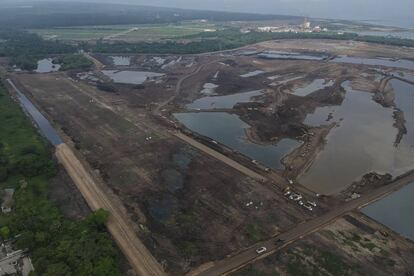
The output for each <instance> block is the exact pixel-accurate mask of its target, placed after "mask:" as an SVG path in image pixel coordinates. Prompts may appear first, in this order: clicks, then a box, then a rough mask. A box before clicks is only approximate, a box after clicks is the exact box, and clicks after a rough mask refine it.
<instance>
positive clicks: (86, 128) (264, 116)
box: [12, 40, 413, 275]
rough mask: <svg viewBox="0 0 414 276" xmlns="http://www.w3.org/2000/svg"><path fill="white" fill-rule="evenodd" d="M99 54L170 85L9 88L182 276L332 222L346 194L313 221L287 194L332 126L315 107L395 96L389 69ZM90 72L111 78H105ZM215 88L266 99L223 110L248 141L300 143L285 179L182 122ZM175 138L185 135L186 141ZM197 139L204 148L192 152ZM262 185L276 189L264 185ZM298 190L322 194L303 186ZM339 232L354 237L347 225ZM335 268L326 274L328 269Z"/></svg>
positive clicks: (351, 46) (69, 78) (372, 49)
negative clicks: (322, 84)
mask: <svg viewBox="0 0 414 276" xmlns="http://www.w3.org/2000/svg"><path fill="white" fill-rule="evenodd" d="M246 49H256V50H258V51H262V50H289V51H302V50H305V49H306V51H307V52H309V51H314V52H323V53H325V54H328V55H343V54H349V55H355V56H364V57H376V56H378V55H379V54H381V56H388V57H393V58H409V57H410V55H411V57H412V53H413V51H412V50H409V49H401V48H397V47H388V46H378V45H375V46H372V45H369V44H366V43H357V42H347V41H335V42H333V41H313V40H305V41H301V43H297V41H290V40H286V41H276V42H265V43H260V44H257V45H253V46H249V47H246ZM93 57H94V58H95V59H96V63H97V64H102V66H105V69H109V70H111V69H112V70H143V71H152V72H159V73H164V74H165V76H163V77H162V78H161V79H160V80H159V81H146V82H144V83H143V84H142V85H121V84H114V83H111V82H110V81H108V79H105V82H107V83H109V84H110V85H113V87H114V91H110V92H108V91H104V90H102V89H98V88H97V87H96V86H97V82H96V81H93V80H92V81H91V80H81V79H79V78H78V76H77V73H79V72H69V73H51V74H24V73H23V74H21V73H19V74H14V76H13V77H12V79H13V80H14V81H15V82H16V85H18V86H19V87H20V88H21V89H22V90H23V91H24V92H25V94H26V95H28V96H29V97H30V98H31V99H32V100H34V102H35V103H36V104H37V105H38V106H39V107H40V109H41V110H42V111H43V112H44V113H45V115H46V116H47V117H48V118H49V119H50V120H51V121H52V122H53V124H54V125H55V126H56V127H57V128H58V130H59V131H60V132H61V133H62V134H63V135H64V136H67V137H68V140H67V142H68V143H69V144H70V143H73V147H74V148H76V150H77V151H79V153H80V154H81V155H82V157H83V158H84V159H85V160H86V161H87V164H88V166H90V167H91V168H92V169H93V170H94V173H96V174H97V175H99V176H100V177H101V178H102V179H103V181H104V182H105V184H106V185H107V186H108V187H109V191H108V193H110V194H112V195H113V196H114V199H116V200H120V201H121V202H122V204H121V205H122V208H125V209H126V212H127V214H128V219H129V220H130V223H131V227H132V228H133V231H134V232H135V235H136V236H137V237H139V239H140V240H142V241H143V243H144V245H145V247H146V248H148V250H149V251H150V252H151V254H152V255H153V256H154V257H155V258H156V260H157V261H158V262H159V263H160V264H161V265H162V266H163V268H164V270H165V271H166V272H167V273H170V274H173V275H183V274H184V273H186V272H189V271H193V272H194V270H192V269H193V268H197V267H198V266H199V265H203V266H209V265H211V263H212V262H213V261H217V260H220V259H222V258H225V257H226V256H227V255H229V254H237V253H238V252H242V251H243V250H244V249H246V248H248V247H249V246H252V245H254V244H256V243H257V242H260V241H263V240H267V239H269V238H271V237H275V236H276V235H278V233H280V232H284V231H287V230H288V229H292V228H293V227H295V226H296V225H298V224H299V223H301V222H304V221H305V220H310V219H312V218H315V217H317V216H320V215H322V214H324V213H325V211H326V208H325V207H326V206H329V207H332V208H336V207H338V206H339V205H340V204H341V203H342V202H343V201H338V200H337V199H340V200H345V197H341V196H340V197H339V198H336V199H325V200H324V199H319V200H320V201H321V205H323V206H322V208H319V209H318V210H317V211H315V212H309V211H307V210H305V209H304V208H301V207H300V206H299V205H298V204H296V203H294V202H292V201H291V200H288V199H286V198H285V197H284V196H283V193H282V191H281V190H282V189H283V188H285V187H287V186H288V185H289V183H288V181H287V179H294V178H295V177H296V176H297V175H298V174H300V173H301V172H302V171H303V170H304V169H305V168H306V167H307V166H308V165H309V164H310V163H311V162H312V160H313V159H314V157H315V156H316V154H318V152H319V151H320V149H322V148H323V145H324V142H325V138H326V136H327V134H328V133H329V130H330V129H331V128H332V127H334V124H332V122H330V121H329V119H327V121H326V125H323V126H318V127H316V126H309V125H306V124H305V123H304V120H305V118H306V116H307V115H308V114H312V113H313V112H315V110H316V108H318V107H324V106H335V105H340V104H341V103H342V101H343V100H344V94H345V91H344V89H343V88H342V86H341V84H342V83H343V82H344V81H346V80H349V81H351V85H352V87H353V88H354V89H360V90H363V91H366V92H367V93H371V94H372V96H373V99H374V100H376V101H377V102H380V103H381V102H382V104H384V105H385V104H391V103H392V92H391V91H390V90H389V87H388V86H387V85H386V83H385V84H384V83H383V81H382V79H383V78H384V76H383V74H385V73H387V72H388V71H387V70H384V71H383V73H381V72H378V71H377V70H373V69H372V68H370V67H369V66H363V65H350V64H346V65H345V64H338V63H330V62H327V61H298V60H296V61H295V60H285V61H280V60H265V59H261V58H258V57H255V56H236V55H233V54H231V53H230V54H229V53H221V54H220V53H217V54H206V55H198V56H191V55H189V56H174V55H172V56H151V55H136V56H130V57H131V64H130V65H129V66H115V64H114V63H113V62H112V59H111V58H110V57H109V56H106V55H97V54H95V55H93ZM99 66H101V65H99ZM256 70H261V71H263V72H262V73H260V74H258V75H257V76H254V77H242V76H241V75H243V74H247V73H250V72H254V71H256ZM194 72H196V73H194ZM90 73H91V74H92V75H96V76H98V77H102V74H101V73H100V72H98V71H94V72H90ZM315 79H324V80H325V81H327V82H328V81H331V82H332V85H331V86H328V87H326V88H323V89H319V90H317V91H314V92H313V93H310V94H309V95H308V96H305V97H300V96H297V95H294V92H295V90H296V89H298V88H303V87H306V86H307V85H309V84H311V83H312V82H313V81H314V80H315ZM183 80H184V81H183ZM206 83H214V84H216V85H217V86H218V87H217V88H216V89H215V91H214V92H215V93H216V94H217V95H231V94H234V93H239V92H246V91H252V90H263V95H261V96H259V97H258V98H257V99H254V100H253V102H251V103H243V104H236V105H235V106H234V108H231V109H226V110H225V111H228V112H231V113H233V114H236V115H238V116H239V117H240V118H241V119H242V120H243V121H244V122H246V123H247V124H249V125H250V126H251V128H250V129H248V130H247V134H248V135H247V137H248V139H250V141H252V142H254V143H260V144H268V143H274V142H276V141H278V140H280V139H283V138H290V139H295V140H300V141H302V142H303V144H302V145H301V146H300V147H299V148H297V149H296V150H294V151H293V152H292V153H291V154H290V155H288V156H286V157H285V158H284V159H283V163H284V165H285V167H286V169H285V170H280V171H272V172H265V171H264V170H263V168H262V167H260V166H257V165H255V164H253V163H252V162H251V160H250V159H249V158H246V156H242V155H241V154H239V153H237V152H234V151H231V150H229V149H228V148H225V147H222V146H221V145H213V144H212V143H211V141H210V139H208V138H205V137H204V138H203V137H199V136H198V135H197V134H195V133H190V132H189V131H188V130H187V129H185V128H183V127H182V126H180V125H178V124H177V122H174V121H173V119H172V116H171V115H172V113H174V112H180V111H186V108H185V105H187V104H189V103H191V102H193V101H194V100H196V99H199V98H201V97H203V95H202V94H201V93H200V91H201V90H202V89H203V86H204V85H205V84H206ZM177 87H178V88H177ZM396 122H398V118H396ZM396 125H397V124H396ZM177 130H178V131H179V132H177ZM177 133H178V134H179V135H181V134H182V135H183V133H186V134H188V135H187V136H183V137H184V138H185V139H182V137H181V138H180V137H177V135H176V134H177ZM179 135H178V136H179ZM187 138H194V139H195V140H194V139H187ZM194 141H195V142H197V143H201V144H200V145H195V144H194ZM204 147H206V148H205V149H204ZM207 151H211V153H208V152H207ZM206 153H207V154H206ZM218 153H220V154H224V157H225V158H227V159H229V161H226V160H227V159H226V160H225V158H222V155H220V154H218ZM220 160H221V161H224V162H221V161H220ZM232 161H233V162H234V163H233V162H232ZM226 164H227V165H226ZM232 164H233V165H232ZM240 165H243V166H240ZM261 176H263V177H264V178H266V179H270V180H271V181H273V182H274V183H271V184H274V185H273V186H272V185H269V182H266V183H262V181H261ZM374 178H375V177H374ZM374 178H372V179H370V178H367V180H366V182H364V183H359V184H355V187H353V189H354V191H362V190H363V191H364V193H369V191H372V189H377V188H379V187H381V185H382V184H381V183H383V182H381V181H380V180H381V179H379V180H378V179H376V178H375V179H374ZM371 180H372V181H371ZM371 182H372V183H371ZM367 183H368V184H367ZM297 189H299V191H301V192H302V191H303V194H306V193H308V194H310V195H312V196H313V197H314V196H315V195H314V194H313V193H312V192H309V191H307V190H306V189H305V188H304V187H299V186H298V187H297ZM354 191H351V190H350V191H346V192H345V193H352V192H354ZM63 208H65V207H63ZM370 223H373V222H370ZM373 224H375V223H373ZM341 226H344V227H345V228H346V229H348V228H347V227H348V226H346V225H341ZM374 226H375V227H374ZM360 227H361V229H362V230H361V229H359V228H360ZM372 227H374V228H375V229H377V228H378V227H379V226H378V225H373V226H372ZM364 229H365V228H364V227H363V226H361V225H360V226H355V231H365V230H364ZM362 234H363V232H361V233H360V234H359V235H362ZM318 235H319V234H318ZM321 237H322V236H321ZM321 237H320V239H321V240H322V238H321ZM368 238H369V239H370V240H371V237H368ZM338 239H339V238H338ZM306 241H307V240H306ZM318 241H319V240H318ZM311 244H312V246H315V248H316V249H312V250H313V251H311V252H314V253H315V256H316V257H315V258H316V259H312V260H311V259H310V257H309V258H308V257H307V258H305V259H306V260H307V259H309V266H310V267H311V264H316V263H317V262H319V261H321V258H322V261H323V260H324V259H323V258H324V256H325V255H324V254H325V253H324V251H320V250H323V248H325V246H327V247H326V248H333V249H332V250H335V252H336V251H338V252H339V253H338V254H345V253H343V252H342V251H341V250H342V249H340V245H339V244H336V243H333V241H332V240H326V241H324V240H323V243H321V245H320V248H317V245H318V244H317V242H313V243H311ZM361 246H362V245H361ZM378 246H380V245H378ZM387 246H388V244H385V245H384V246H382V247H381V248H383V249H384V250H386V251H387V252H391V253H390V255H389V256H392V258H391V259H392V260H394V261H395V262H396V263H397V264H400V263H399V261H398V260H397V258H394V257H393V256H394V253H395V252H396V250H397V249H396V248H400V247H402V248H403V249H402V250H405V249H406V248H405V247H404V246H403V244H401V243H397V244H396V245H395V246H396V247H392V246H393V245H392V244H391V245H390V246H391V247H390V249H387ZM369 247H371V245H369ZM408 247H409V246H408V245H407V248H408ZM375 250H377V249H375ZM393 250H394V251H395V252H394V251H393ZM321 252H322V253H321ZM348 253H349V252H348ZM348 253H347V254H348ZM364 253H366V254H367V258H368V257H370V256H371V257H372V256H373V255H370V254H371V253H369V252H365V251H363V250H362V251H361V254H364ZM380 254H381V253H380ZM383 254H386V253H383ZM410 254H411V253H410ZM387 256H388V255H387ZM372 258H374V257H372ZM384 258H385V257H384ZM288 260H290V259H289V258H288ZM295 260H296V259H295ZM301 260H302V259H301ZM346 260H348V259H346ZM334 261H335V263H336V259H335V260H334ZM390 262H391V261H390ZM351 263H352V262H351ZM374 263H378V262H377V261H375V262H374ZM295 264H296V263H295ZM402 264H403V263H401V265H402ZM285 265H286V266H287V265H289V261H287V263H286V262H285ZM314 266H315V265H314ZM270 267H271V266H270ZM282 267H283V266H282ZM340 267H341V268H342V263H341V264H340ZM397 267H399V266H397ZM369 268H370V267H368V266H367V267H363V269H369ZM286 269H287V268H286ZM327 269H328V268H327ZM327 269H325V270H324V271H323V272H324V273H325V272H329V270H327ZM387 269H388V268H387ZM399 269H400V268H399ZM403 270H404V269H402V268H401V269H400V270H398V271H403ZM264 271H265V272H271V271H270V270H264ZM362 271H365V270H362ZM367 271H368V270H367ZM385 271H387V270H385ZM280 272H281V273H282V274H283V273H284V272H283V271H282V270H281V271H280ZM328 274H329V273H328Z"/></svg>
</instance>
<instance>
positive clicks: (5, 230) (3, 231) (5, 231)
mask: <svg viewBox="0 0 414 276" xmlns="http://www.w3.org/2000/svg"><path fill="white" fill-rule="evenodd" d="M0 236H1V237H2V238H3V239H4V240H7V239H8V238H9V237H10V229H9V227H7V226H3V227H2V228H0Z"/></svg>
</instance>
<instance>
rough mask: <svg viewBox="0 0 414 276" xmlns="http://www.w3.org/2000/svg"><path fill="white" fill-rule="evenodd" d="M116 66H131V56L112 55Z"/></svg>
mask: <svg viewBox="0 0 414 276" xmlns="http://www.w3.org/2000/svg"><path fill="white" fill-rule="evenodd" d="M110 58H111V59H112V62H113V63H114V65H115V66H129V65H131V57H123V56H110Z"/></svg>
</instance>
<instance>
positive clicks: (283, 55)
mask: <svg viewBox="0 0 414 276" xmlns="http://www.w3.org/2000/svg"><path fill="white" fill-rule="evenodd" d="M257 56H258V57H260V58H265V59H297V60H324V59H326V58H327V57H328V56H326V55H322V54H321V55H316V54H315V55H311V54H302V53H295V52H282V51H267V52H263V53H260V54H258V55H257Z"/></svg>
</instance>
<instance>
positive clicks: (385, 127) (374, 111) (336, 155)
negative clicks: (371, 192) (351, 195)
mask: <svg viewBox="0 0 414 276" xmlns="http://www.w3.org/2000/svg"><path fill="white" fill-rule="evenodd" d="M391 85H392V86H393V87H394V89H395V90H396V103H397V106H398V107H399V108H400V109H401V110H403V111H404V112H407V113H406V114H405V118H406V120H407V124H406V126H407V128H409V129H408V133H407V135H404V137H403V139H402V141H401V143H400V144H399V145H398V146H395V145H394V143H395V139H396V135H397V129H396V128H395V127H394V126H393V125H394V119H393V111H394V110H393V109H392V108H384V107H382V106H381V105H379V104H377V103H376V102H374V101H373V100H372V94H370V93H367V92H364V91H358V90H353V89H352V88H351V87H350V85H349V82H345V83H344V84H343V87H344V88H345V89H346V91H347V93H346V96H345V100H344V102H343V104H342V105H341V106H337V107H334V108H332V107H322V108H318V109H317V110H316V111H315V113H314V114H311V115H309V116H308V118H306V120H305V123H311V124H313V125H318V124H327V119H329V118H330V117H332V121H335V122H337V123H338V124H339V125H338V127H336V128H334V129H333V130H332V131H331V132H330V134H329V135H328V137H327V138H326V140H327V143H326V145H325V146H324V148H323V149H322V151H321V152H320V153H319V155H318V156H317V157H316V159H315V160H314V162H313V163H312V165H311V166H310V167H309V168H308V169H307V170H306V171H305V172H304V174H303V175H302V176H301V177H300V178H299V181H300V182H301V183H302V184H304V185H305V186H307V187H308V188H310V189H312V190H313V191H315V192H317V193H320V194H328V195H329V194H335V193H338V192H340V191H342V190H344V189H346V188H347V187H349V186H350V185H351V184H352V182H354V181H357V180H359V179H360V178H361V177H362V176H363V175H364V174H366V173H369V172H373V171H375V172H378V173H391V174H392V175H393V176H397V175H400V174H402V173H404V172H407V171H408V170H411V169H413V168H414V163H413V162H412V160H414V146H413V144H414V141H413V140H414V139H413V137H414V136H413V135H412V133H411V132H410V131H412V129H411V128H410V126H412V125H413V120H414V119H413V118H414V116H413V112H412V111H411V110H412V109H413V108H412V107H413V104H414V97H413V93H414V89H411V93H409V86H410V85H409V84H405V83H403V82H400V81H396V80H395V81H394V80H393V81H392V83H391ZM410 97H411V98H410ZM356 122H357V123H356ZM410 123H411V125H410Z"/></svg>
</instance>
